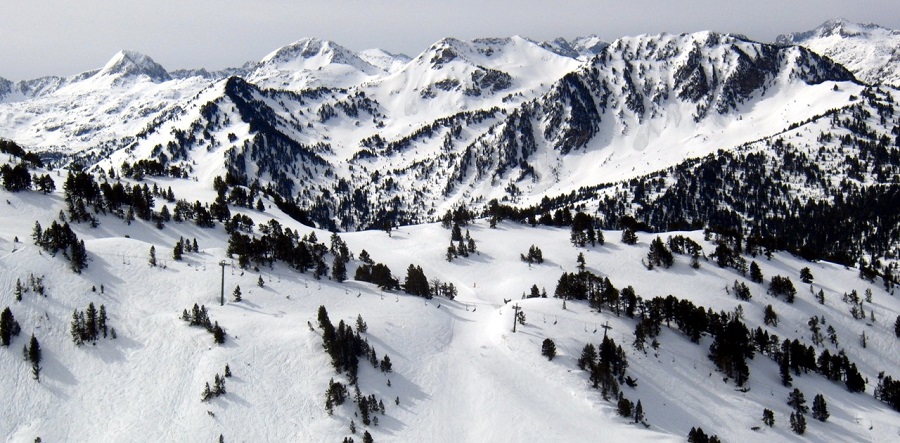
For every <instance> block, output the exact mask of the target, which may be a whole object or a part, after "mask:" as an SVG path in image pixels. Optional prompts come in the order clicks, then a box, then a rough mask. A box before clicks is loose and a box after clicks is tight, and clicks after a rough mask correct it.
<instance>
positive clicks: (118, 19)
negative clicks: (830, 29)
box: [0, 0, 900, 80]
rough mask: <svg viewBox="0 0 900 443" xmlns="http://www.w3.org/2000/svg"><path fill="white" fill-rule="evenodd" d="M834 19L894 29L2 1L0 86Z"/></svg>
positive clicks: (288, 1) (558, 9)
mask: <svg viewBox="0 0 900 443" xmlns="http://www.w3.org/2000/svg"><path fill="white" fill-rule="evenodd" d="M836 17H843V18H846V19H848V20H851V21H855V22H874V23H877V24H880V25H882V26H886V27H889V28H893V29H900V0H859V1H855V0H756V1H753V0H744V1H732V0H719V1H715V0H685V1H675V0H668V1H667V0H656V1H652V0H632V1H626V0H620V1H607V0H557V1H546V0H498V1H491V0H456V1H452V0H448V1H441V2H435V1H429V0H368V1H365V0H319V1H306V0H255V1H238V0H140V1H133V0H77V1H73V0H37V1H36V0H4V1H3V4H2V5H0V77H5V78H7V79H10V80H22V79H28V78H35V77H39V76H44V75H60V76H65V75H72V74H76V73H79V72H83V71H86V70H89V69H95V68H99V67H102V66H103V65H104V64H105V63H106V62H107V61H108V60H109V59H110V58H111V57H112V56H113V55H114V54H115V53H116V52H118V51H119V50H121V49H132V50H135V51H139V52H142V53H144V54H147V55H149V56H150V57H152V58H153V59H154V60H156V61H157V62H158V63H160V64H161V65H163V66H164V67H165V68H166V69H169V70H173V69H178V68H199V67H205V68H207V69H220V68H224V67H229V66H240V65H242V64H243V63H244V62H246V61H250V60H259V59H261V58H262V57H264V56H265V55H266V54H268V53H269V52H271V51H273V50H275V49H277V48H279V47H281V46H284V45H286V44H288V43H291V42H293V41H296V40H298V39H300V38H303V37H321V38H325V39H329V40H333V41H335V42H336V43H338V44H341V45H343V46H346V47H348V48H350V49H353V50H363V49H369V48H382V49H385V50H387V51H391V52H402V53H406V54H408V55H410V56H415V55H416V54H418V53H419V52H421V51H423V50H425V49H426V48H427V47H428V46H429V45H430V44H431V43H434V42H435V41H437V40H440V39H441V38H443V37H457V38H461V39H472V38H477V37H508V36H512V35H521V36H523V37H528V38H532V39H535V40H549V39H552V38H555V37H566V38H572V37H577V36H583V35H589V34H596V35H598V36H600V37H601V38H603V39H604V40H607V41H612V40H614V39H616V38H618V37H621V36H626V35H638V34H658V33H661V32H669V33H681V32H694V31H702V30H713V31H720V32H731V33H741V34H745V35H747V36H748V37H750V38H752V39H755V40H759V41H772V40H774V38H775V37H776V36H777V35H779V34H783V33H788V32H794V31H805V30H809V29H813V28H815V27H816V26H818V25H820V24H821V23H822V22H824V21H825V20H828V19H831V18H836Z"/></svg>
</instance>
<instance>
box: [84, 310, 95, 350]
mask: <svg viewBox="0 0 900 443" xmlns="http://www.w3.org/2000/svg"><path fill="white" fill-rule="evenodd" d="M84 313H85V316H86V320H87V321H86V322H85V333H86V335H87V339H88V340H92V341H96V340H97V331H98V329H97V308H95V307H94V302H91V303H88V307H87V310H86V311H84Z"/></svg>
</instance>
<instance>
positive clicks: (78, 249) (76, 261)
mask: <svg viewBox="0 0 900 443" xmlns="http://www.w3.org/2000/svg"><path fill="white" fill-rule="evenodd" d="M73 235H74V234H73ZM71 250H72V253H71V257H70V258H69V261H70V262H71V265H72V270H73V271H75V273H76V274H81V270H82V269H84V268H86V267H87V250H86V249H85V247H84V240H79V241H77V242H74V243H72V247H71Z"/></svg>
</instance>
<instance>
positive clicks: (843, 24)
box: [776, 19, 900, 86]
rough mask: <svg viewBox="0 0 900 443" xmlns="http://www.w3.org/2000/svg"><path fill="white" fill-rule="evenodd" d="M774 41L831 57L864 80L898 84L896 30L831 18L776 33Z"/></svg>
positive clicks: (899, 65) (899, 53)
mask: <svg viewBox="0 0 900 443" xmlns="http://www.w3.org/2000/svg"><path fill="white" fill-rule="evenodd" d="M776 42H777V43H778V44H784V45H801V46H805V47H807V48H809V49H811V50H813V51H815V52H818V53H820V54H822V55H825V56H828V57H831V58H832V59H833V60H835V61H836V62H838V63H840V64H842V65H844V66H845V67H847V69H850V70H851V71H853V72H854V74H856V76H857V78H859V79H860V80H862V81H864V82H866V83H869V84H887V85H893V86H900V31H898V30H895V29H888V28H884V27H882V26H878V25H876V24H872V23H867V24H858V23H852V22H849V21H847V20H844V19H834V20H829V21H827V22H825V23H823V24H822V25H821V26H819V27H818V28H816V29H813V30H810V31H805V32H797V33H792V34H787V35H782V36H779V37H778V38H777V40H776Z"/></svg>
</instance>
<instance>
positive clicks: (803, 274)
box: [800, 268, 813, 284]
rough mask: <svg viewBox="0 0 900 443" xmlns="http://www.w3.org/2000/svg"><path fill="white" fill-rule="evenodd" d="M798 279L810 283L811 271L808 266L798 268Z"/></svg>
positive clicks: (811, 278)
mask: <svg viewBox="0 0 900 443" xmlns="http://www.w3.org/2000/svg"><path fill="white" fill-rule="evenodd" d="M800 281H802V282H803V283H806V284H810V283H812V281H813V275H812V271H810V270H809V268H803V269H801V270H800Z"/></svg>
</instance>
